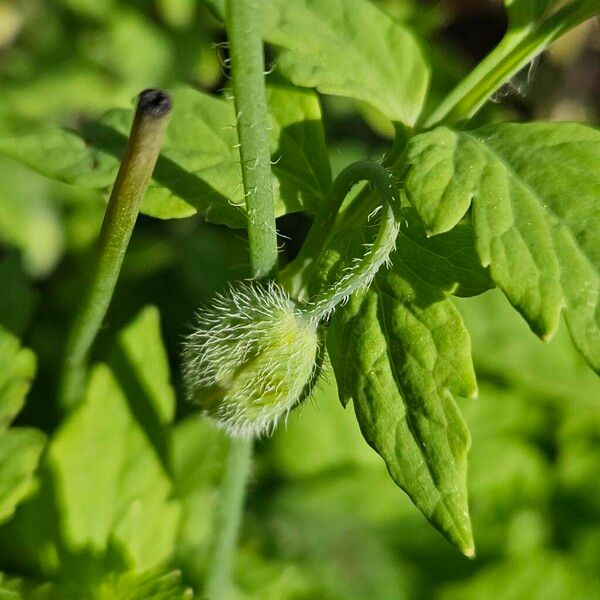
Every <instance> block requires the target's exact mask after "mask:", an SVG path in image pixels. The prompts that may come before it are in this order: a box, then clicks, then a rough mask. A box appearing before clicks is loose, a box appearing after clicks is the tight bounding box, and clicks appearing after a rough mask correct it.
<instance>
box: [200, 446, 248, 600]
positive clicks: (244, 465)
mask: <svg viewBox="0 0 600 600" xmlns="http://www.w3.org/2000/svg"><path fill="white" fill-rule="evenodd" d="M230 444H231V445H230V448H229V455H228V457H227V465H226V466H225V476H224V479H223V482H222V484H221V486H222V487H221V489H220V493H219V504H218V508H217V514H216V521H215V523H216V526H217V529H216V530H215V535H216V536H217V537H216V540H215V546H214V548H213V555H212V562H211V564H210V568H209V573H208V580H207V583H206V597H207V599H208V600H227V599H228V598H230V597H231V595H232V589H231V587H232V586H231V573H232V571H233V558H234V554H235V547H236V544H237V539H238V532H239V529H240V524H241V521H242V513H243V510H242V509H243V506H244V500H245V498H246V487H247V484H248V477H249V473H250V467H251V462H252V441H251V440H242V439H232V440H231V441H230Z"/></svg>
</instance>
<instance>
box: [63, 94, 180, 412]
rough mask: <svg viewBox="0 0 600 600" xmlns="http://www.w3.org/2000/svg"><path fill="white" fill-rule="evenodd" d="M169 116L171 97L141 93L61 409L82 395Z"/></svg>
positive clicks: (73, 340)
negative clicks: (87, 367) (88, 363)
mask: <svg viewBox="0 0 600 600" xmlns="http://www.w3.org/2000/svg"><path fill="white" fill-rule="evenodd" d="M170 112H171V99H170V98H169V96H168V95H167V94H165V93H164V92H163V91H161V90H145V91H144V92H142V93H141V94H140V97H139V100H138V105H137V110H136V113H135V117H134V119H133V124H132V126H131V133H130V135H129V140H128V141H127V146H126V148H125V154H124V156H123V160H122V161H121V166H120V168H119V172H118V174H117V178H116V180H115V184H114V187H113V189H112V193H111V195H110V199H109V201H108V206H107V207H106V212H105V214H104V220H103V222H102V229H101V231H100V239H99V246H98V252H97V258H96V263H95V266H94V269H93V271H92V275H91V278H90V281H89V284H88V287H87V289H86V294H85V296H84V299H83V303H82V305H81V308H80V310H79V312H78V313H77V316H76V317H75V321H74V322H73V325H72V328H71V331H70V333H69V337H68V339H67V346H66V352H65V360H64V366H63V372H62V375H61V381H60V387H59V402H60V405H61V406H62V408H64V409H68V408H70V407H72V406H73V405H74V404H75V403H76V402H77V401H78V400H79V398H80V396H81V393H82V390H83V387H84V380H85V364H86V361H87V357H88V354H89V351H90V349H91V347H92V344H93V342H94V340H95V338H96V335H97V334H98V330H99V329H100V327H101V325H102V321H103V319H104V317H105V315H106V311H107V310H108V306H109V304H110V300H111V298H112V295H113V291H114V289H115V285H116V283H117V279H118V277H119V272H120V270H121V265H122V264H123V258H124V257H125V251H126V250H127V245H128V244H129V240H130V238H131V233H132V231H133V227H134V225H135V221H136V219H137V215H138V212H139V209H140V204H141V202H142V198H143V196H144V194H145V192H146V189H147V188H148V183H149V182H150V177H151V176H152V171H153V170H154V166H155V164H156V160H157V158H158V154H159V152H160V144H161V142H162V138H163V135H164V132H165V129H166V127H167V123H168V116H169V113H170Z"/></svg>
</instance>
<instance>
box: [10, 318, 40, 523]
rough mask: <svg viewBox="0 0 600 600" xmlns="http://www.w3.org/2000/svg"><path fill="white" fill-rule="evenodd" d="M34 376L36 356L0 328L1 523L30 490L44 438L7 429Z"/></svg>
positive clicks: (31, 431) (26, 429)
mask: <svg viewBox="0 0 600 600" xmlns="http://www.w3.org/2000/svg"><path fill="white" fill-rule="evenodd" d="M34 372H35V356H34V355H33V353H32V352H30V351H29V350H25V349H22V348H21V347H20V345H19V341H18V340H17V339H16V338H15V337H14V336H12V335H11V334H10V333H8V332H7V331H6V330H4V329H3V328H2V327H0V522H2V521H5V520H7V519H8V518H9V517H10V516H11V515H12V514H13V513H14V511H15V508H16V507H17V505H18V504H19V503H20V502H21V501H22V500H23V498H25V496H27V494H29V492H30V491H31V490H32V488H33V483H34V481H33V474H34V470H35V468H36V466H37V463H38V459H39V456H40V453H41V451H42V447H43V445H44V439H45V436H44V435H43V434H42V433H41V432H40V431H37V430H36V429H31V428H29V427H15V428H10V429H9V425H10V423H11V421H12V420H13V419H14V418H15V416H16V415H17V414H18V413H19V411H20V410H21V408H22V406H23V402H24V399H25V394H27V391H28V390H29V386H30V385H31V380H32V378H33V375H34Z"/></svg>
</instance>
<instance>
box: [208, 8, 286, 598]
mask: <svg viewBox="0 0 600 600" xmlns="http://www.w3.org/2000/svg"><path fill="white" fill-rule="evenodd" d="M260 14H261V11H260V2H259V0H227V4H226V24H227V34H228V38H229V51H230V58H231V69H232V85H233V93H234V98H235V108H236V115H237V132H238V138H239V142H240V159H241V167H242V180H243V183H244V194H245V197H246V210H247V213H248V239H249V244H250V268H251V269H252V273H253V275H255V276H256V277H257V278H268V277H275V276H276V274H277V233H276V229H275V203H274V198H273V187H272V177H271V155H270V151H269V135H268V114H267V100H266V90H265V79H264V54H263V45H262V38H261V23H260ZM251 456H252V441H251V440H244V439H233V440H232V441H231V446H230V451H229V459H228V462H227V467H226V469H227V470H226V473H225V479H224V483H223V487H222V488H221V491H220V510H219V511H218V514H217V521H216V528H215V531H216V535H217V539H216V542H215V547H214V553H213V556H212V562H211V565H210V567H209V572H208V579H207V595H208V597H209V598H210V600H227V599H228V598H229V597H230V596H231V589H232V569H233V559H234V555H235V548H236V544H237V538H238V530H239V527H240V522H241V518H242V514H243V509H244V502H245V498H246V488H247V483H248V478H249V475H250V467H251Z"/></svg>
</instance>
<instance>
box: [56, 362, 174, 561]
mask: <svg viewBox="0 0 600 600" xmlns="http://www.w3.org/2000/svg"><path fill="white" fill-rule="evenodd" d="M107 448H110V452H107ZM48 466H49V469H50V472H51V475H52V478H53V481H54V485H55V487H56V491H57V496H58V500H59V510H60V512H61V513H62V515H63V516H62V523H61V526H62V534H63V536H64V539H65V543H66V545H67V546H68V547H69V548H70V549H71V550H72V551H74V552H77V551H82V550H83V549H85V548H88V549H90V550H92V551H94V552H95V553H104V552H106V551H107V549H108V547H109V545H110V544H111V543H114V544H117V547H119V549H120V550H121V551H122V552H123V553H124V554H125V557H126V560H127V561H128V563H129V564H130V565H131V566H133V567H136V568H138V569H143V568H150V567H153V566H155V565H156V564H159V563H160V562H162V561H164V560H165V559H167V558H168V557H169V556H170V554H171V552H172V550H173V542H174V536H175V532H176V526H177V519H178V516H179V507H178V506H177V503H175V502H173V501H171V500H169V496H170V494H171V485H170V482H169V479H168V477H167V475H166V473H165V472H164V469H163V466H162V464H161V462H160V460H159V459H158V458H157V456H156V454H155V452H154V450H153V448H152V446H151V445H150V443H149V441H148V439H147V437H146V435H145V432H144V430H143V429H142V428H141V427H140V425H139V424H138V423H137V422H136V421H135V419H134V415H133V414H132V412H131V411H130V409H129V406H128V402H127V398H126V397H125V396H124V394H123V391H122V390H121V388H120V387H119V386H118V383H117V381H116V380H115V378H114V376H113V374H112V373H111V372H110V370H109V369H108V368H107V367H106V366H104V365H99V366H97V367H96V368H95V369H94V370H93V372H92V375H91V380H90V384H89V387H88V393H87V396H86V398H85V401H84V402H83V404H82V405H81V406H79V407H77V409H75V410H74V412H73V413H72V414H71V415H70V416H69V418H68V419H67V421H65V422H64V424H63V425H62V426H61V428H60V429H59V430H58V432H57V433H56V434H55V436H54V437H53V439H52V441H51V443H50V447H49V450H48Z"/></svg>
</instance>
